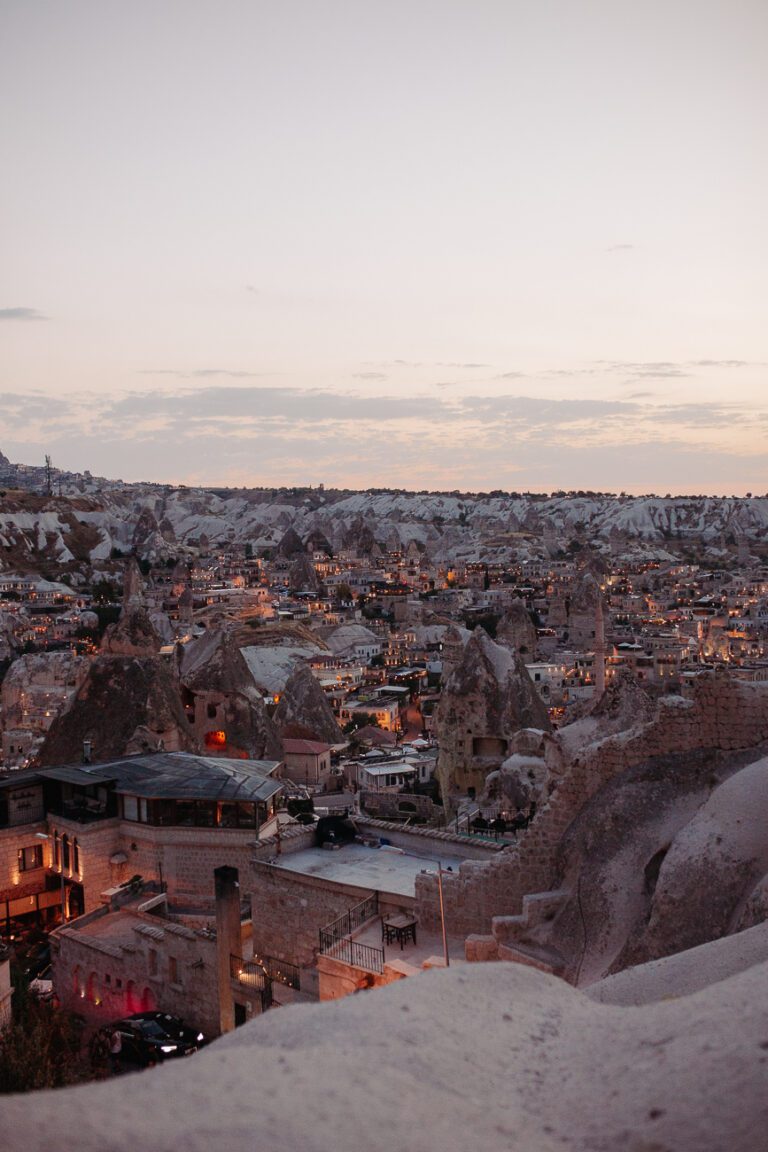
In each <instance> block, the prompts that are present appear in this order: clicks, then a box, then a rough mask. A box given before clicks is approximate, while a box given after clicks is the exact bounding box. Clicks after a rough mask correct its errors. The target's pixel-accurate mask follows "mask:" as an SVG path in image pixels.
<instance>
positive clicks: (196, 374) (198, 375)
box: [137, 368, 268, 380]
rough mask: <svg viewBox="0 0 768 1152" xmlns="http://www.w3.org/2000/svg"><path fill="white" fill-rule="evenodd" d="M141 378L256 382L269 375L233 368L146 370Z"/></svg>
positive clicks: (139, 373)
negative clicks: (218, 377)
mask: <svg viewBox="0 0 768 1152" xmlns="http://www.w3.org/2000/svg"><path fill="white" fill-rule="evenodd" d="M137 375H139V376H174V377H176V379H178V380H208V379H210V378H211V377H215V376H226V377H230V378H231V379H233V380H256V379H259V378H260V377H262V376H266V375H268V373H266V372H246V371H245V370H244V369H232V368H194V369H192V370H189V369H184V368H144V369H142V370H141V371H140V372H138V373H137Z"/></svg>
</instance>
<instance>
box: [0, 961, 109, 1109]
mask: <svg viewBox="0 0 768 1152" xmlns="http://www.w3.org/2000/svg"><path fill="white" fill-rule="evenodd" d="M13 1018H14V1019H13V1024H11V1026H10V1027H9V1028H7V1029H6V1030H5V1032H3V1033H2V1034H0V1092H30V1091H33V1090H35V1089H38V1088H60V1087H63V1086H64V1085H66V1084H76V1083H77V1082H78V1081H81V1080H86V1079H88V1078H89V1072H88V1066H87V1062H86V1060H85V1058H84V1056H83V1055H81V1040H82V1020H81V1019H80V1018H79V1017H77V1016H75V1014H74V1013H72V1012H66V1011H64V1010H63V1009H62V1008H57V1007H55V1006H54V1005H52V1004H43V1003H40V1002H39V1001H38V1000H36V999H35V998H34V997H33V996H30V994H29V989H28V985H27V983H26V980H25V979H24V977H23V976H22V975H21V974H20V973H18V972H17V973H16V986H15V989H14V994H13Z"/></svg>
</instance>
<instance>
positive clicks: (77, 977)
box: [72, 964, 85, 1000]
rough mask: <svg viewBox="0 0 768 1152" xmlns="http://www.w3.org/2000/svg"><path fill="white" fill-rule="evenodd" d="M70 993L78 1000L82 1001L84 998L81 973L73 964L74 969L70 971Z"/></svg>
mask: <svg viewBox="0 0 768 1152" xmlns="http://www.w3.org/2000/svg"><path fill="white" fill-rule="evenodd" d="M72 992H73V993H74V995H75V996H76V997H77V999H78V1000H82V999H83V998H84V996H85V988H84V987H83V972H82V969H81V967H80V965H79V964H75V967H74V968H73V969H72Z"/></svg>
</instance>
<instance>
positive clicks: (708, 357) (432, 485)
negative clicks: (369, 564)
mask: <svg viewBox="0 0 768 1152" xmlns="http://www.w3.org/2000/svg"><path fill="white" fill-rule="evenodd" d="M767 48H768V5H767V4H766V3H765V0H728V2H727V3H726V2H725V0H643V2H642V3H640V2H639V0H634V2H631V3H630V2H628V0H354V2H353V0H322V2H320V0H280V2H279V3H275V0H270V3H266V2H262V0H215V2H213V0H131V3H130V4H126V3H124V2H122V0H121V2H117V0H87V2H86V0H15V2H13V0H0V105H1V106H2V108H3V115H2V117H0V155H1V156H2V171H3V176H2V180H0V451H2V452H4V453H5V455H6V456H8V457H9V458H10V459H11V460H14V461H16V462H23V463H30V464H41V463H42V462H43V457H44V455H45V454H46V453H48V454H50V455H51V457H52V459H53V463H54V465H56V466H58V467H60V468H65V469H70V470H76V471H84V470H86V469H88V470H89V471H91V472H92V473H93V474H94V475H102V476H108V477H112V478H117V477H120V478H122V479H124V480H126V481H140V480H149V481H157V482H163V483H186V484H201V485H204V484H211V485H233V486H241V485H248V486H250V485H254V486H262V485H263V486H270V487H271V486H276V485H294V484H319V483H324V484H325V485H326V487H331V486H342V487H351V488H367V487H386V486H392V487H398V488H415V489H422V488H428V489H455V488H459V489H461V490H474V491H481V490H485V491H488V490H492V489H498V488H500V489H505V490H513V491H537V492H544V491H552V490H555V489H561V488H564V489H566V490H570V489H592V490H596V491H616V492H619V491H625V492H627V493H638V494H639V493H647V492H657V493H659V494H661V495H664V494H666V493H667V492H671V493H679V494H694V493H703V492H706V493H713V494H718V493H719V494H725V495H744V494H746V493H747V492H752V493H754V494H758V493H760V494H763V493H764V492H765V491H766V490H768V467H766V464H767V463H768V456H767V454H766V433H767V432H768V388H767V387H766V382H767V380H768V291H766V272H765V269H766V267H768V224H767V223H766V216H767V213H766V204H767V203H768V152H767V151H766V148H765V129H764V124H765V110H766V108H768V69H766V68H765V57H766V49H767Z"/></svg>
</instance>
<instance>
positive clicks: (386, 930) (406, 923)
mask: <svg viewBox="0 0 768 1152" xmlns="http://www.w3.org/2000/svg"><path fill="white" fill-rule="evenodd" d="M381 937H382V940H383V941H384V943H385V944H391V943H392V941H393V940H397V942H398V944H399V945H400V951H401V952H402V950H403V945H404V944H405V942H406V941H407V940H413V942H414V944H415V943H416V917H415V916H406V915H405V914H404V913H402V912H399V913H397V914H396V915H395V916H385V917H384V919H383V920H382V922H381Z"/></svg>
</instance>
